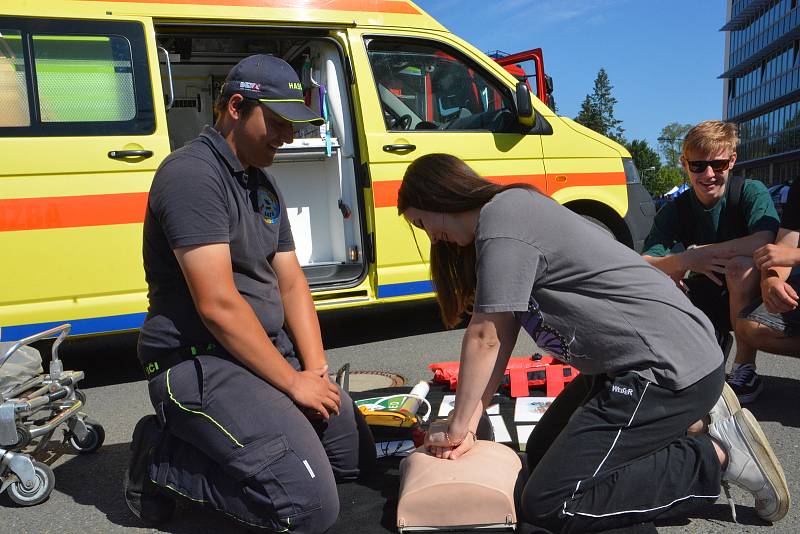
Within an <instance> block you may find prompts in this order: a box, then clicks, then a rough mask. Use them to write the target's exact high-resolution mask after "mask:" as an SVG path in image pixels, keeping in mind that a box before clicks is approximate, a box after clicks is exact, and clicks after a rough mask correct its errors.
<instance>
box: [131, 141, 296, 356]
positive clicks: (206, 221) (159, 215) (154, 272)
mask: <svg viewBox="0 0 800 534" xmlns="http://www.w3.org/2000/svg"><path fill="white" fill-rule="evenodd" d="M212 243H228V245H229V247H230V254H231V263H232V267H233V281H234V284H235V285H236V289H238V290H239V293H240V294H241V295H242V297H244V299H245V300H246V301H247V302H248V303H249V304H250V306H252V307H253V311H254V312H255V314H256V316H257V317H258V319H259V321H260V322H261V325H262V326H263V328H264V331H265V332H266V333H267V334H268V335H269V337H270V339H271V340H272V342H273V344H274V345H275V347H276V348H277V349H278V351H280V352H281V354H283V355H284V356H290V355H293V346H292V342H291V340H290V339H289V337H288V336H287V335H286V332H285V331H284V329H283V323H284V314H283V303H282V301H281V296H280V291H279V289H278V279H277V276H276V274H275V271H274V270H273V269H272V265H271V262H272V259H273V258H274V256H275V254H276V253H277V252H284V251H290V250H294V241H293V240H292V229H291V226H290V224H289V217H288V216H287V214H286V208H285V203H284V201H283V197H282V196H281V194H280V191H279V190H278V188H277V187H276V185H275V182H274V180H273V179H272V177H270V176H269V175H267V174H265V173H264V172H262V171H261V170H259V169H249V170H245V169H244V168H243V167H242V164H241V163H240V162H239V160H238V159H237V157H236V155H235V154H234V153H233V151H232V150H231V148H230V146H229V145H228V143H227V141H225V139H224V138H223V137H222V136H221V135H220V134H219V132H217V131H216V130H215V129H213V128H210V127H208V126H207V127H205V129H204V130H203V132H202V133H201V134H200V137H198V138H197V139H195V140H194V141H192V142H190V143H188V144H187V145H186V146H184V147H183V148H180V149H178V150H176V151H175V152H173V153H172V154H170V155H169V156H168V157H167V158H166V159H165V160H164V161H163V163H162V164H161V166H160V167H159V169H158V172H156V175H155V177H154V178H153V185H152V186H151V188H150V195H149V197H148V202H147V212H146V214H145V220H144V243H143V249H142V252H143V256H144V270H145V277H146V279H147V285H148V293H147V297H148V299H149V301H150V306H149V308H148V310H147V316H146V317H145V320H144V324H143V325H142V329H141V331H140V333H139V345H138V353H139V359H140V361H142V363H147V362H149V361H152V360H154V359H157V358H158V357H160V356H162V355H164V354H165V353H169V352H172V351H175V350H176V349H182V348H185V347H190V346H202V347H205V346H206V345H208V344H209V343H213V344H215V345H217V346H219V343H217V342H216V341H215V339H214V337H213V335H212V334H211V332H209V331H208V329H207V328H206V327H205V325H204V324H203V322H202V320H201V319H200V316H199V315H198V313H197V310H196V309H195V306H194V301H193V300H192V296H191V294H190V293H189V288H188V286H187V285H186V280H185V279H184V277H183V273H182V272H181V269H180V266H179V265H178V261H177V259H176V258H175V255H174V253H173V250H174V249H176V248H181V247H187V246H192V245H206V244H212Z"/></svg>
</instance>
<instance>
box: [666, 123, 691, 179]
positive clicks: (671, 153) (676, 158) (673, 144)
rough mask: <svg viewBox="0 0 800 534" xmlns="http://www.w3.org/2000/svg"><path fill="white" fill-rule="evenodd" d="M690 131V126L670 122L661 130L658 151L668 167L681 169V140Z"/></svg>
mask: <svg viewBox="0 0 800 534" xmlns="http://www.w3.org/2000/svg"><path fill="white" fill-rule="evenodd" d="M691 129H692V125H691V124H680V123H678V122H671V123H669V124H667V125H666V126H664V127H663V128H661V135H660V136H659V137H658V150H659V152H661V155H662V156H664V161H665V162H666V165H667V166H668V167H675V168H676V169H680V168H681V164H680V159H681V147H682V146H683V138H684V137H686V134H687V133H689V130H691Z"/></svg>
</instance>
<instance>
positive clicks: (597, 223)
mask: <svg viewBox="0 0 800 534" xmlns="http://www.w3.org/2000/svg"><path fill="white" fill-rule="evenodd" d="M581 217H583V218H584V219H586V220H587V221H589V222H590V223H592V224H593V225H595V226H597V227H598V228H600V229H601V230H602V231H604V232H605V233H607V234H608V235H610V236H611V237H612V238H613V239H616V238H617V237H616V236H615V235H614V232H612V231H611V228H609V227H608V225H606V223H604V222H603V221H601V220H600V219H597V218H595V217H592V216H591V215H583V214H581Z"/></svg>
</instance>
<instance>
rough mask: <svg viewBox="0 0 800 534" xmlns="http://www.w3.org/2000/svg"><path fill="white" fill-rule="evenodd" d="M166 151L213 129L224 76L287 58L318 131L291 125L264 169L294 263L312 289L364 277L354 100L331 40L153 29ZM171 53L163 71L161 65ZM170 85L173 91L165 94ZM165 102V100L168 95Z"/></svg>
mask: <svg viewBox="0 0 800 534" xmlns="http://www.w3.org/2000/svg"><path fill="white" fill-rule="evenodd" d="M156 35H157V40H158V46H159V47H160V48H161V53H160V54H159V57H160V61H161V76H162V85H163V87H164V91H165V93H169V91H170V90H171V91H172V94H171V95H170V94H167V95H165V99H166V100H167V102H169V100H172V105H171V107H169V109H168V111H167V126H168V129H169V137H170V144H171V146H172V149H173V150H175V149H177V148H180V147H182V146H183V145H184V144H186V143H187V142H189V141H191V140H192V139H194V138H195V137H197V135H198V134H199V133H200V130H201V129H202V128H203V126H204V125H206V124H214V120H215V113H214V110H213V107H214V100H215V99H216V96H217V95H218V94H219V92H220V88H221V86H222V84H223V82H224V80H225V76H226V75H227V74H228V71H229V70H230V69H231V67H233V66H234V65H235V64H236V63H237V62H238V61H239V60H240V59H242V58H244V57H246V56H248V55H251V54H256V53H267V54H273V55H276V56H278V57H281V58H283V59H285V60H286V61H287V62H288V63H289V64H291V65H292V66H293V67H294V68H295V70H296V71H297V72H298V74H299V76H300V80H301V82H302V84H303V88H304V94H305V97H306V104H307V105H308V106H309V107H311V108H312V109H313V110H314V111H317V112H319V114H320V116H323V117H324V118H325V119H326V124H325V125H324V126H319V127H317V126H311V125H307V126H305V127H301V128H295V140H294V142H293V143H291V144H288V145H284V146H283V147H281V149H280V150H279V151H278V154H277V155H276V157H275V161H274V163H273V164H272V166H270V167H269V168H268V169H266V170H267V171H268V172H269V173H270V174H272V176H274V177H275V179H276V181H277V182H278V186H279V187H280V189H281V192H282V193H283V196H284V198H285V201H286V211H287V213H288V215H289V219H290V221H291V223H292V233H293V235H294V241H295V246H296V252H297V257H298V259H299V260H300V264H301V265H302V266H303V271H304V272H305V274H306V277H307V278H308V281H309V284H310V285H311V287H312V289H316V290H321V289H328V288H337V287H349V286H354V285H356V284H358V282H359V281H360V280H361V279H362V278H363V277H364V276H365V274H366V265H365V264H366V261H365V258H364V246H363V237H362V236H363V224H362V220H363V214H362V213H361V208H360V205H359V202H358V197H357V195H358V191H359V188H358V187H357V185H356V174H355V160H354V154H355V151H354V148H355V147H354V145H353V143H354V136H353V131H354V128H353V121H352V117H351V116H350V110H351V109H352V107H351V105H350V95H349V93H348V91H347V82H346V78H345V74H344V69H343V66H342V60H341V57H340V55H339V48H338V47H337V46H336V44H335V42H334V41H332V40H330V39H328V38H326V37H322V36H310V37H305V38H304V37H302V36H300V35H298V32H293V33H292V35H291V36H290V37H289V36H287V35H285V34H283V35H278V34H276V35H274V36H265V33H264V30H263V29H260V31H258V32H254V31H252V30H251V31H249V32H245V31H243V32H241V33H240V32H238V31H237V33H236V34H231V33H227V34H220V33H217V32H216V31H214V30H212V29H210V28H185V27H174V26H161V27H160V26H158V25H157V26H156ZM167 54H168V57H169V67H168V66H167ZM170 78H171V82H172V83H171V89H170ZM170 96H171V98H170Z"/></svg>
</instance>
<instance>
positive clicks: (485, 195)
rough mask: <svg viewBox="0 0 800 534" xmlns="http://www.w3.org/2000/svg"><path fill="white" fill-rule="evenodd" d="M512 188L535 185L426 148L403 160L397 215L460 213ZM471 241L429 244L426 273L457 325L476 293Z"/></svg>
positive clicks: (447, 319) (450, 323)
mask: <svg viewBox="0 0 800 534" xmlns="http://www.w3.org/2000/svg"><path fill="white" fill-rule="evenodd" d="M511 188H524V189H531V190H534V191H538V190H537V189H536V188H535V187H533V186H532V185H530V184H523V183H519V184H510V185H500V184H496V183H494V182H490V181H489V180H486V179H484V178H482V177H480V176H479V175H478V174H477V173H476V172H475V171H473V170H472V169H471V168H470V167H469V166H468V165H467V164H466V163H464V162H463V161H461V160H460V159H458V158H457V157H455V156H451V155H449V154H428V155H426V156H422V157H421V158H419V159H417V160H416V161H414V163H412V164H411V165H409V166H408V169H407V170H406V173H405V175H404V176H403V183H402V184H401V185H400V190H399V191H398V192H397V211H398V213H399V214H400V215H402V214H403V213H405V212H406V210H408V209H409V208H416V209H419V210H425V211H432V212H436V213H461V212H465V211H470V210H473V209H476V208H481V207H483V205H484V204H486V203H487V202H489V201H490V200H492V199H493V198H494V196H495V195H496V194H498V193H502V192H503V191H506V190H508V189H511ZM475 260H476V258H475V245H474V244H473V243H471V244H469V245H467V246H465V247H462V246H459V245H457V244H455V243H447V242H442V241H440V242H438V243H435V244H433V243H432V244H431V279H432V280H433V287H434V290H435V291H436V300H437V301H438V303H439V309H440V310H441V313H442V320H443V321H444V324H445V326H447V327H448V328H453V327H455V326H457V325H458V324H459V323H460V322H461V320H462V318H463V316H464V314H466V313H469V312H470V309H471V307H472V301H473V299H474V298H475V284H476V278H475Z"/></svg>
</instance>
